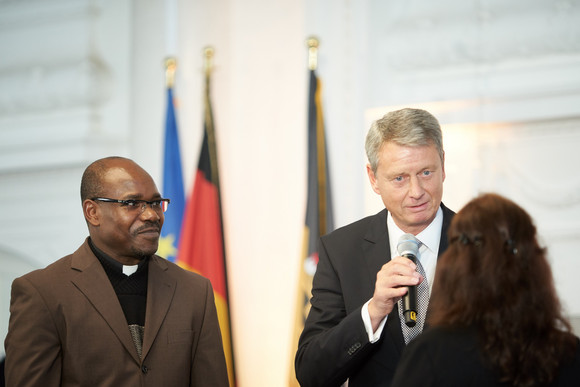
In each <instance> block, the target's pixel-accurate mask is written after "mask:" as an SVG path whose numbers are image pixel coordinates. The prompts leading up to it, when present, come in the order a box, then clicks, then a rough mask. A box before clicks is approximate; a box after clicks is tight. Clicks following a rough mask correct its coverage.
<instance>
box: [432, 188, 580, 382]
mask: <svg viewBox="0 0 580 387" xmlns="http://www.w3.org/2000/svg"><path fill="white" fill-rule="evenodd" d="M448 240H449V247H448V249H447V250H446V251H445V253H444V254H443V255H442V256H441V258H440V259H439V260H438V262H437V269H436V275H435V282H434V284H433V295H432V297H431V300H430V302H429V314H428V315H429V323H430V324H431V325H433V326H453V327H471V328H474V329H476V330H477V332H478V335H479V338H480V341H481V344H482V348H483V350H484V353H485V354H486V357H487V359H488V361H489V363H490V365H491V366H493V367H495V368H497V369H498V370H499V372H500V373H501V374H502V375H503V377H504V379H503V380H505V381H510V382H512V383H513V384H514V385H528V383H531V384H532V385H533V382H534V379H536V382H538V381H539V380H543V381H548V380H551V378H552V377H553V376H554V373H555V372H556V371H555V370H556V369H557V366H558V361H559V359H561V357H562V356H563V355H564V352H569V351H570V350H572V348H573V345H575V339H574V337H573V336H572V335H569V334H567V333H565V332H564V331H568V332H569V331H570V330H571V328H570V324H569V322H568V321H567V320H566V319H565V318H564V317H563V316H562V312H561V306H560V302H559V300H558V297H557V293H556V290H555V288H554V283H553V279H552V272H551V269H550V265H549V263H548V260H547V257H546V249H545V248H542V247H541V246H540V245H539V243H538V236H537V233H536V227H535V225H534V222H533V221H532V218H531V217H530V215H529V214H528V213H527V212H526V211H525V210H524V209H522V208H521V207H520V206H518V205H517V204H516V203H514V202H513V201H511V200H509V199H506V198H504V197H502V196H500V195H497V194H484V195H481V196H479V197H477V198H475V199H473V200H472V201H470V202H469V203H468V204H467V205H466V206H465V207H463V209H461V211H459V212H458V213H457V214H456V215H455V216H454V218H453V220H452V222H451V226H450V228H449V231H448ZM540 384H541V383H540Z"/></svg>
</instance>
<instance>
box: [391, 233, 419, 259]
mask: <svg viewBox="0 0 580 387" xmlns="http://www.w3.org/2000/svg"><path fill="white" fill-rule="evenodd" d="M420 246H421V242H419V240H418V239H417V238H415V235H413V234H403V235H401V237H400V238H399V243H398V244H397V251H398V253H399V255H401V256H402V255H405V254H411V255H413V256H415V257H416V256H418V255H419V247H420Z"/></svg>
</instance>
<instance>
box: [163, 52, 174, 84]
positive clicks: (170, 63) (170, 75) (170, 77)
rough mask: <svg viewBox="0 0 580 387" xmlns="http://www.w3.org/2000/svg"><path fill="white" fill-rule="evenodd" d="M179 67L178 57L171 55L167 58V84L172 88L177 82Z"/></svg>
mask: <svg viewBox="0 0 580 387" xmlns="http://www.w3.org/2000/svg"><path fill="white" fill-rule="evenodd" d="M176 68H177V59H175V58H174V57H169V58H166V59H165V85H166V86H167V87H168V88H170V87H173V85H174V84H175V70H176Z"/></svg>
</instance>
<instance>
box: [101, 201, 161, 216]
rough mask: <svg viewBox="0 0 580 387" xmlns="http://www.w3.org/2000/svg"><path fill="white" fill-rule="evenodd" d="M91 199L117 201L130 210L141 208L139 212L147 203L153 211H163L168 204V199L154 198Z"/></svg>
mask: <svg viewBox="0 0 580 387" xmlns="http://www.w3.org/2000/svg"><path fill="white" fill-rule="evenodd" d="M91 200H94V201H98V202H105V203H119V204H120V205H121V207H127V209H128V210H129V211H131V212H136V211H137V210H138V209H140V210H141V212H140V213H141V214H142V213H143V212H145V209H146V208H147V205H149V207H151V209H152V210H153V211H155V212H165V211H167V207H168V206H169V202H170V200H169V199H155V200H139V199H127V200H119V199H109V198H91Z"/></svg>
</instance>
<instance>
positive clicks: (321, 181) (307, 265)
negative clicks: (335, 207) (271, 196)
mask: <svg viewBox="0 0 580 387" xmlns="http://www.w3.org/2000/svg"><path fill="white" fill-rule="evenodd" d="M306 200H307V201H306V203H307V204H306V221H305V227H304V236H303V244H302V256H301V266H300V274H299V283H298V295H297V302H296V312H295V322H294V334H293V341H292V350H293V352H292V356H291V362H292V364H291V372H290V377H289V386H298V381H297V380H296V375H295V371H294V356H295V354H296V350H297V349H298V339H299V337H300V334H301V333H302V330H303V329H304V322H305V321H306V317H307V316H308V312H309V311H310V302H309V301H310V298H311V296H312V279H313V277H314V273H315V272H316V266H317V264H318V247H317V243H318V238H319V237H320V236H321V235H324V234H326V233H328V232H330V231H332V230H333V228H334V219H333V215H332V200H331V194H330V176H329V169H328V155H327V152H326V139H325V135H324V120H323V115H322V98H321V82H320V80H319V79H318V77H317V76H316V68H315V67H313V66H312V65H311V67H310V86H309V95H308V192H307V199H306Z"/></svg>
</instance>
